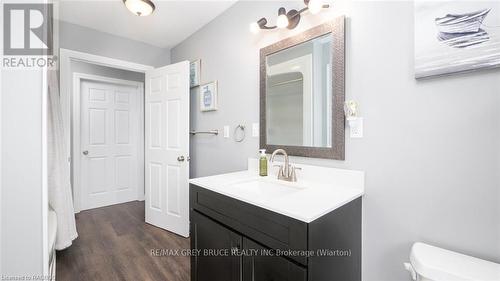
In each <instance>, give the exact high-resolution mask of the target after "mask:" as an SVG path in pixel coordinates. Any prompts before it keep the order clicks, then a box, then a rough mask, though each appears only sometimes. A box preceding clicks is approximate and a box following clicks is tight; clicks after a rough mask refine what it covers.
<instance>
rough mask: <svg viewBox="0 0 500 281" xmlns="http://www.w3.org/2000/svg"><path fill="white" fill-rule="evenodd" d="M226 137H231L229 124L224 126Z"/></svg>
mask: <svg viewBox="0 0 500 281" xmlns="http://www.w3.org/2000/svg"><path fill="white" fill-rule="evenodd" d="M224 138H226V139H228V138H229V126H224Z"/></svg>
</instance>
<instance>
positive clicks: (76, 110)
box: [71, 73, 144, 213]
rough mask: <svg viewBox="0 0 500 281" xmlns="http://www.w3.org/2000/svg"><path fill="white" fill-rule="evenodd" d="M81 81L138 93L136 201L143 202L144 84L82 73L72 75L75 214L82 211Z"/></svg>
mask: <svg viewBox="0 0 500 281" xmlns="http://www.w3.org/2000/svg"><path fill="white" fill-rule="evenodd" d="M82 80H90V81H97V82H104V83H112V84H119V85H127V86H134V87H137V89H138V93H139V99H138V100H139V103H138V107H139V108H138V115H139V120H138V122H139V134H138V140H139V141H138V142H137V160H138V170H137V181H138V182H137V184H138V185H137V197H136V198H137V200H144V83H142V82H136V81H129V80H122V79H115V78H109V77H105V76H98V75H91V74H84V73H73V91H72V92H73V96H72V101H73V102H72V105H73V110H72V112H73V114H72V117H73V118H72V122H71V125H72V126H71V127H72V136H73V138H72V155H73V157H72V161H71V163H72V164H73V165H71V166H72V167H71V169H72V174H73V198H74V208H75V213H78V212H80V211H81V209H82V207H81V206H82V205H81V202H82V201H81V200H82V194H81V188H82V187H81V180H80V171H81V169H80V168H81V161H80V157H79V156H80V152H81V151H80V150H81V148H80V117H81V116H80V106H81V104H80V97H81V95H80V90H81V82H82Z"/></svg>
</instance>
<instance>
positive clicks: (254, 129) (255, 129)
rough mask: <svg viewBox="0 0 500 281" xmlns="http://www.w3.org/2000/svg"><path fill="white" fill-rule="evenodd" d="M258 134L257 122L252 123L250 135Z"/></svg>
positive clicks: (255, 135)
mask: <svg viewBox="0 0 500 281" xmlns="http://www.w3.org/2000/svg"><path fill="white" fill-rule="evenodd" d="M258 136H259V123H252V137H254V138H256V137H258Z"/></svg>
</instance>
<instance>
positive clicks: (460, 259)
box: [410, 243, 500, 281]
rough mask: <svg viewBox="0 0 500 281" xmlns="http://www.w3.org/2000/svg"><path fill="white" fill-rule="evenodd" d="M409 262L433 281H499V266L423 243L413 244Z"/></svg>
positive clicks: (420, 273)
mask: <svg viewBox="0 0 500 281" xmlns="http://www.w3.org/2000/svg"><path fill="white" fill-rule="evenodd" d="M410 261H411V264H412V266H413V268H414V269H415V271H416V272H417V273H418V274H419V275H421V276H423V277H426V278H428V279H430V280H435V281H500V264H497V263H493V262H489V261H485V260H482V259H478V258H474V257H470V256H466V255H463V254H459V253H456V252H452V251H448V250H445V249H441V248H438V247H434V246H431V245H427V244H424V243H415V244H413V247H412V249H411V254H410Z"/></svg>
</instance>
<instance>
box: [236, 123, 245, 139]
mask: <svg viewBox="0 0 500 281" xmlns="http://www.w3.org/2000/svg"><path fill="white" fill-rule="evenodd" d="M239 131H241V133H240V134H238V132H239ZM238 135H239V136H238ZM243 140H245V126H244V125H241V124H240V125H238V126H236V128H234V141H235V142H242V141H243Z"/></svg>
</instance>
